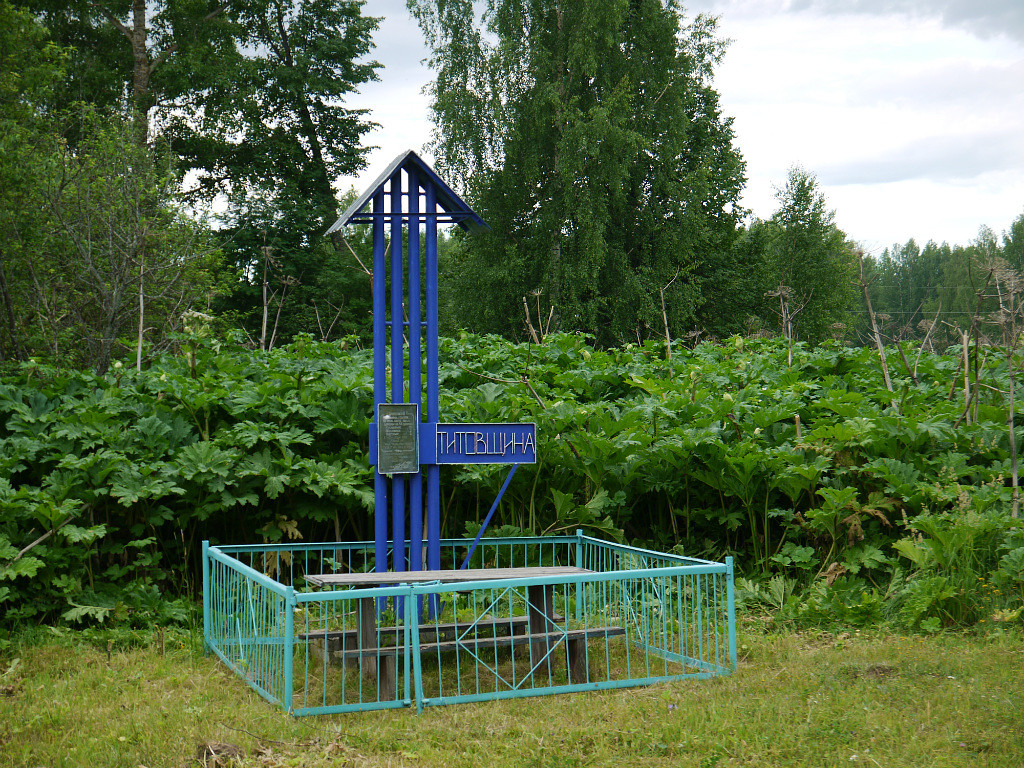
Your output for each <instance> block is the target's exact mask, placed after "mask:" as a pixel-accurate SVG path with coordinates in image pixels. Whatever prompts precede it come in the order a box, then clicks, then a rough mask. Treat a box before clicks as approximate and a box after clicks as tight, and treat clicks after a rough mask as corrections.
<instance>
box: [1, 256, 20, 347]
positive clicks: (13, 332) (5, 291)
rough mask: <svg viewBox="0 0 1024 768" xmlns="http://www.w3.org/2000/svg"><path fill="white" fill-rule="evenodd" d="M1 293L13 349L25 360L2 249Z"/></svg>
mask: <svg viewBox="0 0 1024 768" xmlns="http://www.w3.org/2000/svg"><path fill="white" fill-rule="evenodd" d="M0 294H2V295H3V301H4V310H5V312H6V314H7V331H8V333H9V334H10V336H11V351H12V353H13V354H14V357H15V358H16V359H18V360H24V359H25V352H24V350H22V348H21V344H19V343H18V330H17V326H16V324H15V322H14V302H12V301H11V292H10V289H9V288H8V286H7V270H6V269H5V267H4V259H3V252H2V251H0ZM0 351H2V350H0ZM0 359H2V358H0Z"/></svg>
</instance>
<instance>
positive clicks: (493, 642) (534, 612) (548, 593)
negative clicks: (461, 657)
mask: <svg viewBox="0 0 1024 768" xmlns="http://www.w3.org/2000/svg"><path fill="white" fill-rule="evenodd" d="M589 573H592V571H589V570H587V569H585V568H577V567H574V566H537V567H522V568H514V567H513V568H476V569H466V570H456V571H448V570H428V571H389V572H370V573H326V574H307V575H306V576H305V579H306V581H307V582H308V583H310V584H312V585H313V586H317V587H324V588H328V589H329V588H332V587H335V588H336V587H357V588H358V587H371V588H372V587H375V586H388V585H399V584H402V585H405V584H426V583H431V582H438V583H440V584H456V583H469V582H495V581H499V582H500V581H508V580H519V579H523V580H525V579H538V580H544V581H542V582H540V583H534V584H529V585H528V586H527V587H526V593H527V594H526V598H527V599H526V603H527V615H526V616H523V617H516V618H515V619H512V620H510V619H508V618H505V619H495V620H494V626H493V628H492V629H493V634H491V635H489V636H484V637H481V636H480V635H479V633H478V632H477V631H476V629H477V628H484V625H481V624H479V623H478V624H476V625H475V626H474V625H473V624H472V623H468V624H466V625H465V626H466V630H471V629H472V630H473V633H472V637H468V636H467V637H464V638H462V639H461V640H455V639H454V638H455V632H456V631H457V630H458V627H459V624H458V623H455V624H454V626H453V627H452V633H451V634H450V635H448V637H447V639H444V638H443V635H442V633H441V632H437V633H436V634H434V636H433V642H427V643H423V644H421V645H420V650H421V651H423V652H429V651H431V650H433V651H437V652H440V651H450V650H455V649H457V648H468V649H472V648H474V647H475V648H484V647H488V646H490V647H498V646H499V645H500V646H501V647H504V646H510V647H514V646H517V645H525V644H529V646H530V648H531V650H530V654H531V658H536V659H541V658H544V657H545V656H546V654H547V653H548V651H549V649H550V647H551V644H552V643H558V642H560V641H561V640H565V641H566V648H567V653H568V654H569V660H570V664H569V667H570V677H571V678H572V679H573V680H582V675H583V673H581V671H580V670H581V669H583V670H585V668H586V649H587V640H588V639H590V638H592V637H607V636H611V635H615V634H624V632H625V631H624V630H623V629H621V628H618V627H606V628H604V627H603V628H594V629H588V630H575V629H574V630H569V631H568V632H566V631H563V630H560V629H558V628H557V624H558V623H560V622H561V621H562V620H563V619H562V617H561V616H556V615H555V613H554V599H553V596H554V586H555V584H556V583H557V582H558V579H560V578H563V577H564V578H569V577H574V576H580V575H584V574H589ZM357 600H358V603H359V606H358V625H357V627H358V628H357V629H356V630H354V631H352V632H353V634H352V635H351V636H350V635H349V634H348V633H349V632H350V631H351V630H342V631H337V634H336V635H334V636H333V637H332V631H330V630H329V631H326V632H323V633H322V637H323V641H324V643H323V644H324V646H325V648H324V653H325V654H326V653H328V652H329V651H330V648H331V646H332V645H337V646H341V647H340V648H339V649H338V650H335V651H333V652H331V655H330V656H328V658H332V657H333V658H341V659H343V660H348V659H355V660H356V661H357V663H358V664H359V665H360V666H361V667H362V672H363V674H364V675H365V676H372V675H376V677H377V690H378V696H379V698H380V700H381V701H383V700H385V699H393V698H394V696H395V692H396V688H395V658H396V657H397V655H398V654H399V653H400V652H401V653H404V652H405V648H404V643H403V644H402V645H399V643H398V638H399V634H398V632H399V630H398V629H397V628H392V627H386V628H384V630H383V632H381V633H380V634H378V632H379V628H378V626H377V618H378V616H377V613H378V611H377V607H378V606H377V598H372V597H368V598H363V597H360V598H357ZM524 619H525V623H523V620H524ZM553 625H554V626H555V628H554V629H550V628H551V627H552V626H553ZM431 626H432V625H430V624H427V625H425V626H424V629H426V630H429V628H430V627H431ZM433 626H441V625H433ZM503 626H508V627H509V631H508V634H499V633H498V630H499V629H501V628H502V627H503ZM522 630H525V631H522ZM389 636H390V637H389ZM350 637H351V640H352V643H351V646H355V647H351V646H348V642H347V641H348V640H349V638H350ZM298 638H299V639H310V640H315V639H317V634H316V633H315V631H314V632H309V633H306V634H305V635H299V636H298ZM390 638H393V639H391V643H392V645H390V646H385V647H380V646H381V645H382V642H383V641H384V640H388V639H390ZM427 639H428V640H431V639H432V638H431V637H430V636H429V632H428V638H427ZM403 640H404V637H403ZM334 641H336V642H334ZM548 662H549V663H550V659H549V660H548ZM574 662H575V663H574ZM574 667H575V669H574Z"/></svg>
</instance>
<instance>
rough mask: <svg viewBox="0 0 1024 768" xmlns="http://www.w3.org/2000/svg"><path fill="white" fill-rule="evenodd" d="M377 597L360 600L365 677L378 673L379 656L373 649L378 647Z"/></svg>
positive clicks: (361, 644)
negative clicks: (375, 603)
mask: <svg viewBox="0 0 1024 768" xmlns="http://www.w3.org/2000/svg"><path fill="white" fill-rule="evenodd" d="M374 602H375V599H374V598H372V597H364V598H362V599H360V601H359V645H360V650H361V651H362V653H363V658H362V664H363V670H362V671H363V678H365V679H372V678H373V677H374V676H375V675H376V674H377V658H376V655H375V654H373V653H371V651H374V650H376V648H377V606H376V605H374Z"/></svg>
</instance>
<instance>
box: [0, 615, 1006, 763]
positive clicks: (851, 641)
mask: <svg viewBox="0 0 1024 768" xmlns="http://www.w3.org/2000/svg"><path fill="white" fill-rule="evenodd" d="M757 626H758V624H757V623H756V622H751V623H748V624H747V625H746V626H745V629H742V630H741V634H740V643H741V646H742V650H741V656H742V657H741V661H740V666H739V669H738V670H737V672H736V674H734V675H732V676H730V677H726V678H721V679H718V680H712V681H703V682H687V683H675V684H670V685H659V686H654V687H650V688H637V689H631V690H624V691H617V692H607V693H589V694H579V695H570V696H553V697H552V696H549V697H541V698H532V699H520V700H517V701H511V702H495V703H488V704H478V705H461V706H451V707H441V708H436V709H427V710H426V711H425V712H424V713H423V714H422V715H419V716H417V715H416V713H415V710H412V711H399V712H380V713H368V714H351V715H341V716H334V717H320V718H303V719H292V718H290V717H288V716H287V715H285V714H284V713H283V712H282V711H281V710H280V709H277V708H275V707H273V706H271V705H270V704H268V703H267V702H265V701H264V700H263V699H261V698H259V696H257V695H256V694H255V693H253V692H252V691H251V690H250V689H249V688H248V687H246V686H245V684H244V683H243V682H242V681H241V680H239V679H238V678H236V677H235V676H234V675H233V674H231V673H230V672H228V671H227V670H226V669H225V668H223V667H222V666H221V665H220V664H219V663H217V662H215V661H214V660H213V659H212V658H204V657H203V656H202V655H201V654H199V653H197V652H196V650H195V648H194V646H193V644H192V642H191V641H190V640H189V639H188V638H187V637H185V636H182V637H181V639H180V640H171V639H170V638H168V640H167V642H166V643H165V648H164V653H163V654H161V653H160V652H159V651H158V648H157V644H156V643H154V644H153V645H151V646H149V647H144V648H136V649H130V650H116V649H113V650H111V651H110V652H109V653H108V651H107V649H106V648H104V647H99V646H97V645H95V644H90V643H87V642H83V641H81V640H80V639H78V640H76V636H75V635H69V636H66V637H63V638H57V639H54V640H50V641H47V642H42V643H32V644H29V645H23V646H18V645H15V646H14V648H12V649H9V650H8V651H7V652H6V653H5V654H4V656H3V658H2V659H0V766H3V767H6V766H26V767H31V768H36V767H37V766H48V767H50V766H98V767H100V768H106V767H107V766H109V767H110V768H114V767H115V766H125V767H126V768H138V766H146V768H157V767H158V766H174V767H175V768H182V767H183V766H190V765H192V766H200V765H215V764H219V765H241V766H297V767H312V766H360V767H362V766H396V767H397V766H409V767H410V768H413V767H416V768H418V767H419V766H466V767H469V766H486V767H487V768H498V767H499V766H500V767H501V768H508V767H513V766H629V765H645V766H647V765H649V766H673V767H674V766H700V767H702V768H703V767H710V766H735V765H747V766H840V765H841V766H878V767H879V768H898V767H899V766H906V767H907V768H925V767H928V766H1006V767H1007V768H1020V766H1024V707H1022V691H1024V642H1022V638H1021V636H1020V634H1019V633H1013V632H1011V633H1004V634H997V635H990V636H987V637H980V636H976V635H953V634H944V635H937V636H930V637H916V636H915V637H901V636H894V635H887V634H880V633H868V632H857V633H852V634H848V633H844V634H842V635H838V636H837V635H833V634H825V633H796V634H792V633H768V634H762V633H761V632H760V631H758V630H757ZM207 745H211V746H213V748H214V749H216V750H219V751H221V752H231V751H234V753H235V754H236V755H238V756H237V757H236V758H235V759H234V762H229V761H228V760H227V758H224V759H223V760H222V761H221V762H219V763H218V762H217V761H215V760H214V759H212V758H211V759H208V760H206V761H205V762H203V761H201V760H199V759H197V755H198V754H200V753H201V752H202V751H204V750H205V749H206V748H207Z"/></svg>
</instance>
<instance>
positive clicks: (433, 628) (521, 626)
mask: <svg viewBox="0 0 1024 768" xmlns="http://www.w3.org/2000/svg"><path fill="white" fill-rule="evenodd" d="M551 618H552V620H553V621H556V622H559V623H561V622H562V621H564V618H563V617H562V616H557V615H556V616H552V617H551ZM529 624H530V617H529V616H513V617H512V618H507V617H506V618H501V619H496V618H490V619H480V620H479V621H474V622H468V621H463V622H448V623H442V624H438V623H427V624H421V625H420V639H424V638H426V639H428V641H429V640H430V639H431V638H435V639H437V640H441V639H452V638H455V637H457V636H458V635H461V634H463V633H464V632H466V631H469V630H472V631H475V632H479V631H481V630H484V631H488V632H492V633H493V634H496V635H497V634H506V635H512V634H517V633H521V632H523V631H524V630H525V629H526V628H527V627H528V626H529ZM404 631H405V628H404V627H378V628H377V638H378V640H377V644H378V645H384V646H388V645H397V644H398V643H399V642H400V640H401V638H402V636H403V632H404ZM358 636H359V630H358V629H355V628H354V627H353V628H352V629H327V630H324V629H315V630H313V631H311V632H304V633H302V634H301V635H296V636H295V639H296V640H311V641H314V642H318V643H319V644H321V645H322V644H323V643H324V642H325V641H326V643H327V651H328V652H329V653H334V652H337V651H341V650H343V649H345V650H352V649H353V648H354V647H355V646H356V643H357V638H358Z"/></svg>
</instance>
